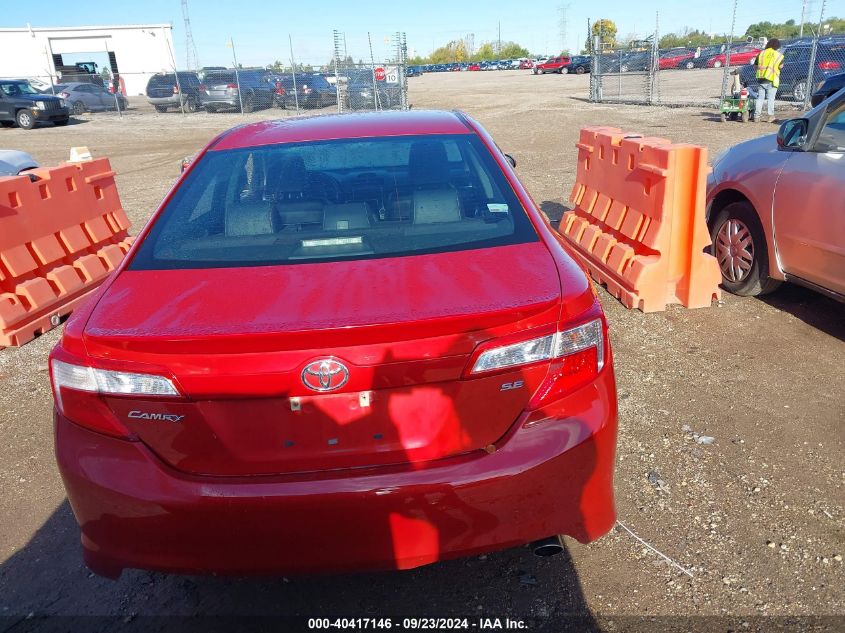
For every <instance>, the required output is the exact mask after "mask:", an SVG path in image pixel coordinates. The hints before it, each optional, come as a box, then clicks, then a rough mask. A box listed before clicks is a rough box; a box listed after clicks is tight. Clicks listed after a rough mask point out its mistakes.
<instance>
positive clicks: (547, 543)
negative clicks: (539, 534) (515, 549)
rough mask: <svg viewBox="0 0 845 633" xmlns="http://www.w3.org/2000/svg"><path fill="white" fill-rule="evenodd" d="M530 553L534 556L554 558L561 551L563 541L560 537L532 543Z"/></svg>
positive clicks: (551, 537)
mask: <svg viewBox="0 0 845 633" xmlns="http://www.w3.org/2000/svg"><path fill="white" fill-rule="evenodd" d="M531 551H533V552H534V555H535V556H542V557H544V558H545V557H547V556H555V555H556V554H560V553H561V552H562V551H563V541H562V540H561V538H560V536H550V537H548V538H544V539H540V540H539V541H534V542H533V543H532V544H531Z"/></svg>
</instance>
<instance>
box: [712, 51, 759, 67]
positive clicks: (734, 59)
mask: <svg viewBox="0 0 845 633" xmlns="http://www.w3.org/2000/svg"><path fill="white" fill-rule="evenodd" d="M759 54H760V49H759V48H755V47H753V46H739V47H737V48H734V49H733V50H731V66H741V65H743V64H749V63H751V61H752V60H753V59H754V58H755V57H757V55H759ZM726 63H727V55H726V54H725V53H721V54H719V55H714V56H713V57H711V58H710V59H708V60H707V67H708V68H721V67H722V66H724V65H725V64H726Z"/></svg>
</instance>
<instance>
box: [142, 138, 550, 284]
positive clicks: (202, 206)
mask: <svg viewBox="0 0 845 633" xmlns="http://www.w3.org/2000/svg"><path fill="white" fill-rule="evenodd" d="M537 239H538V237H537V233H536V231H535V229H534V227H533V225H532V223H531V221H530V220H529V218H528V216H527V214H526V212H525V210H524V209H523V207H522V205H521V204H520V202H519V199H518V198H517V197H516V194H515V193H514V191H513V189H512V188H511V186H510V184H509V183H508V181H507V179H506V178H505V176H504V174H503V173H502V171H501V169H500V168H499V166H498V164H497V163H496V161H495V160H494V159H493V157H492V156H491V155H490V153H489V151H488V150H487V149H486V147H485V146H484V144H483V143H482V142H481V141H480V139H478V137H476V136H475V135H470V134H461V135H444V136H435V135H426V136H399V137H387V138H361V139H342V140H332V141H322V142H309V143H286V144H278V145H269V146H261V147H254V148H243V149H233V150H222V151H210V152H208V153H206V155H205V156H204V157H203V158H202V159H201V160H200V161H199V162H198V163H197V164H196V165H195V166H194V167H193V169H192V170H191V171H190V173H189V174H188V175H187V176H186V178H185V180H184V181H183V182H182V183H181V185H180V186H179V188H178V189H177V190H176V191H175V192H174V194H173V196H172V198H171V199H170V201H169V202H168V204H167V206H166V207H165V208H164V209H163V210H162V212H161V214H160V215H159V216H158V217H157V219H156V221H155V224H154V225H153V227H152V229H151V231H150V233H149V234H148V235H147V237H146V238H145V239H144V241H143V243H142V244H141V245H140V248H139V250H138V251H137V253H136V255H135V257H134V259H133V261H132V262H131V265H130V268H131V269H134V270H139V269H174V268H212V267H230V266H256V265H276V264H295V263H301V262H302V263H304V262H309V263H312V262H315V261H340V260H350V259H373V258H380V257H396V256H402V255H418V254H427V253H439V252H449V251H456V250H467V249H475V248H487V247H494V246H504V245H510V244H519V243H524V242H530V241H536V240H537Z"/></svg>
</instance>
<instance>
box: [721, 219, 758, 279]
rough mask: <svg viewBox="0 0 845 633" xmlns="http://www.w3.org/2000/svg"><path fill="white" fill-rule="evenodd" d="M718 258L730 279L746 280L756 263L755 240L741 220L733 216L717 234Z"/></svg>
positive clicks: (723, 270) (723, 272) (724, 272)
mask: <svg viewBox="0 0 845 633" xmlns="http://www.w3.org/2000/svg"><path fill="white" fill-rule="evenodd" d="M716 259H717V260H718V262H719V268H720V269H721V271H722V275H723V276H724V277H725V279H727V280H728V281H734V282H740V281H744V280H745V278H746V277H748V274H749V273H750V272H751V266H752V265H753V264H754V240H753V238H752V237H751V231H749V230H748V227H747V226H745V224H743V223H742V222H741V221H740V220H737V219H735V218H731V219H729V220H727V221H726V222H725V223H724V224H722V226H721V227H720V228H719V233H718V234H717V235H716Z"/></svg>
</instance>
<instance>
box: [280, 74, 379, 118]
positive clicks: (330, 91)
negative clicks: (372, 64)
mask: <svg viewBox="0 0 845 633" xmlns="http://www.w3.org/2000/svg"><path fill="white" fill-rule="evenodd" d="M359 72H360V74H361V76H360V77H353V78H352V79H353V81H352V83H350V84H347V90H353V91H355V90H358V89H359V88H360V87H361V84H362V83H365V82H366V80H367V78H369V80H370V84H369V85H370V88H372V71H370V70H368V71H359ZM274 87H275V93H276V95H275V105H276V106H277V107H280V108H287V109H293V108H295V107H296V104H297V103H298V104H299V107H300V108H324V107H326V106H330V105H337V88H336V87H335V86H333V85H331V84H330V83H329V81H328V79H326V77H324V76H323V75H321V74H319V73H297V74H296V88H295V89H294V80H293V77H292V76H291V75H290V74H286V75H278V76H275V77H274ZM280 90H281V92H280ZM294 94H295V95H296V97H294Z"/></svg>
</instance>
